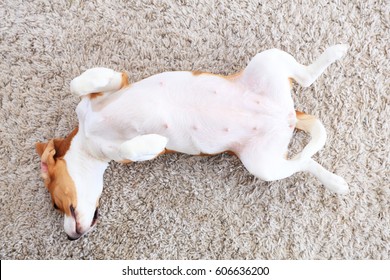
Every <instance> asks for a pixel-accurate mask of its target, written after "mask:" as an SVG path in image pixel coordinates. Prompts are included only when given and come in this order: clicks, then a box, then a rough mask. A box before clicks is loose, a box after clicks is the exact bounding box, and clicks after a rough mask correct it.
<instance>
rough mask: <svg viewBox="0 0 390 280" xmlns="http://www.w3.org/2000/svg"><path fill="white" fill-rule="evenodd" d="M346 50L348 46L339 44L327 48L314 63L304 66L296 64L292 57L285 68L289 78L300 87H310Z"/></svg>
mask: <svg viewBox="0 0 390 280" xmlns="http://www.w3.org/2000/svg"><path fill="white" fill-rule="evenodd" d="M347 50H348V45H344V44H339V45H334V46H331V47H329V48H327V49H326V50H325V51H324V52H323V53H322V54H321V55H320V57H319V58H317V60H316V61H314V62H313V63H312V64H310V65H308V66H305V65H302V64H300V63H298V62H297V61H296V60H295V59H294V58H293V57H292V56H290V58H289V59H288V61H287V62H288V64H287V67H288V68H289V70H290V73H291V74H290V78H292V79H294V80H295V81H297V82H298V84H300V85H301V86H304V87H308V86H310V85H311V84H312V83H313V82H314V81H315V80H316V79H317V78H318V77H319V76H320V75H321V74H322V72H324V71H325V69H326V68H327V67H328V66H329V65H330V64H332V63H333V62H335V61H336V60H338V59H340V58H341V57H343V56H344V55H345V54H346V53H347Z"/></svg>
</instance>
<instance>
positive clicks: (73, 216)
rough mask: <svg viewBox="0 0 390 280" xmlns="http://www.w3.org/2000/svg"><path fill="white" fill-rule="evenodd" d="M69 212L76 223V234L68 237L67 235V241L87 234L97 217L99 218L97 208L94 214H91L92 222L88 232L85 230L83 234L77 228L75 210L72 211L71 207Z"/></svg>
mask: <svg viewBox="0 0 390 280" xmlns="http://www.w3.org/2000/svg"><path fill="white" fill-rule="evenodd" d="M70 212H71V215H72V218H73V219H74V220H75V221H76V228H75V231H76V234H75V235H69V234H68V239H69V240H77V239H79V238H80V237H81V236H83V235H85V234H86V233H87V232H89V231H90V230H91V229H92V228H93V227H94V226H95V225H96V223H97V220H98V217H99V210H98V208H96V209H95V212H94V214H93V218H92V222H91V225H90V228H89V229H88V230H86V231H85V232H82V231H80V228H79V226H78V223H77V215H76V210H75V209H74V207H73V206H71V207H70Z"/></svg>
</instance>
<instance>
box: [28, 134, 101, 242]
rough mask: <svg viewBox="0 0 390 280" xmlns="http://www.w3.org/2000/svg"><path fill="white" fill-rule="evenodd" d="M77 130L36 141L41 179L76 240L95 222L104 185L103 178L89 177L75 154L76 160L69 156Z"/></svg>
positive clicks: (71, 236) (69, 231) (70, 233)
mask: <svg viewBox="0 0 390 280" xmlns="http://www.w3.org/2000/svg"><path fill="white" fill-rule="evenodd" d="M76 133H77V129H76V130H75V131H73V132H72V133H71V134H70V135H69V136H68V137H67V138H65V139H52V140H50V141H49V142H48V143H36V144H35V148H36V151H37V153H38V154H39V156H40V157H41V175H42V178H43V180H44V183H45V186H46V187H47V189H48V190H49V192H50V195H51V200H52V203H53V206H54V208H56V209H58V210H59V211H61V212H62V213H63V214H64V229H65V232H66V233H67V235H68V237H69V239H71V240H75V239H78V238H79V237H81V236H82V235H83V234H85V233H86V232H88V231H89V230H90V229H91V228H92V227H93V226H94V225H95V224H96V221H97V217H98V201H99V197H100V194H101V192H102V188H103V180H102V178H101V179H99V178H98V179H96V178H94V179H92V180H89V179H90V178H91V177H93V176H94V174H89V171H88V168H86V166H82V163H81V162H80V161H78V160H77V155H76V159H74V158H75V157H74V156H73V157H69V154H71V152H69V149H70V146H71V144H72V139H73V137H74V136H75V135H76ZM69 161H73V162H69ZM97 180H98V181H97ZM92 184H95V185H93V186H92ZM96 184H97V185H96Z"/></svg>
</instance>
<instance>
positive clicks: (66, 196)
mask: <svg viewBox="0 0 390 280" xmlns="http://www.w3.org/2000/svg"><path fill="white" fill-rule="evenodd" d="M77 132H78V127H76V128H75V129H74V130H73V131H72V132H71V133H70V134H69V135H68V136H67V137H66V138H63V139H52V140H50V141H49V142H48V143H36V144H35V149H36V151H37V153H38V155H39V156H40V157H41V175H42V178H43V179H44V183H45V186H46V187H47V189H48V190H49V192H50V195H51V199H52V202H53V205H54V206H55V207H56V208H57V209H58V210H60V211H61V212H63V213H65V214H66V215H68V216H70V215H72V214H71V210H70V209H71V206H72V207H73V208H76V206H77V195H76V188H75V184H74V182H73V180H72V178H71V177H70V175H69V173H68V170H67V167H66V161H65V160H64V156H65V154H66V152H67V151H68V150H69V148H70V145H71V142H72V139H73V137H74V136H75V135H76V134H77Z"/></svg>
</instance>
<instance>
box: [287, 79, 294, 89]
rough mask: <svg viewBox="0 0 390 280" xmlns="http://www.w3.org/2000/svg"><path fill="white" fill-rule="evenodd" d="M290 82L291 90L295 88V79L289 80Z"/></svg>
mask: <svg viewBox="0 0 390 280" xmlns="http://www.w3.org/2000/svg"><path fill="white" fill-rule="evenodd" d="M288 81H289V82H290V88H293V86H294V79H293V78H288Z"/></svg>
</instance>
